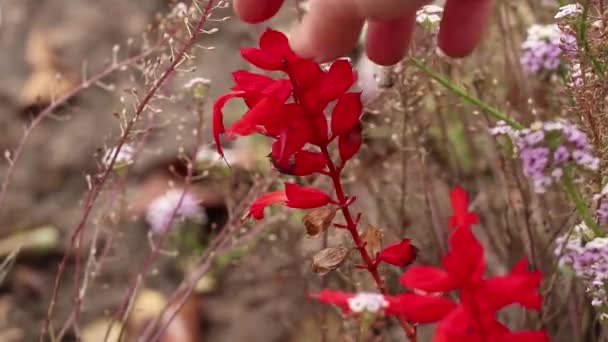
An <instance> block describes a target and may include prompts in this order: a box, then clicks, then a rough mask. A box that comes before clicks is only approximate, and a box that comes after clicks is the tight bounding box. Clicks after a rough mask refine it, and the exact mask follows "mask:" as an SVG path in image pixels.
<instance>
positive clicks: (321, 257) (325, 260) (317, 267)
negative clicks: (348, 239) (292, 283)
mask: <svg viewBox="0 0 608 342" xmlns="http://www.w3.org/2000/svg"><path fill="white" fill-rule="evenodd" d="M349 252H350V249H348V248H347V247H345V246H343V245H339V246H336V247H328V248H325V249H323V250H321V251H319V252H317V254H315V255H314V256H313V257H312V270H313V271H314V272H315V273H317V274H319V275H325V274H327V273H329V272H331V271H333V270H335V269H336V268H338V267H340V265H342V263H343V262H344V260H346V258H347V257H348V253H349Z"/></svg>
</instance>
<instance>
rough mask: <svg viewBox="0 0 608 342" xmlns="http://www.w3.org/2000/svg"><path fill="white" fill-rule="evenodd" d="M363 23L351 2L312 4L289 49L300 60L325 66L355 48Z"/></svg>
mask: <svg viewBox="0 0 608 342" xmlns="http://www.w3.org/2000/svg"><path fill="white" fill-rule="evenodd" d="M363 22H364V20H363V17H361V16H360V15H359V14H358V13H357V11H356V6H355V3H354V2H352V1H350V0H311V1H310V9H309V11H308V13H307V14H306V15H305V16H304V18H303V20H302V23H301V24H300V25H299V26H298V27H296V29H295V31H294V33H293V39H292V47H293V49H294V50H295V51H296V53H297V54H298V55H300V56H302V57H307V58H313V59H315V60H316V61H318V62H327V61H329V60H332V59H334V58H336V57H338V56H341V55H344V54H346V53H347V52H349V51H350V49H351V48H352V47H353V46H355V44H356V43H357V41H358V39H359V35H360V33H361V28H362V27H363Z"/></svg>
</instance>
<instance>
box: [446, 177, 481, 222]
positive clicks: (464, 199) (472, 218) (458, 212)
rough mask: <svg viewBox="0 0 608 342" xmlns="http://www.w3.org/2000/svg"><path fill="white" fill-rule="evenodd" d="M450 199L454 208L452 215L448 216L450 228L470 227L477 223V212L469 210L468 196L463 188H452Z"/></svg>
mask: <svg viewBox="0 0 608 342" xmlns="http://www.w3.org/2000/svg"><path fill="white" fill-rule="evenodd" d="M450 201H451V202H452V210H454V215H452V216H450V227H451V228H454V229H456V228H458V227H470V226H472V225H474V224H477V223H479V218H478V217H477V214H476V213H474V212H469V198H468V195H467V193H466V191H464V189H462V188H460V187H456V188H454V189H453V190H452V191H451V192H450Z"/></svg>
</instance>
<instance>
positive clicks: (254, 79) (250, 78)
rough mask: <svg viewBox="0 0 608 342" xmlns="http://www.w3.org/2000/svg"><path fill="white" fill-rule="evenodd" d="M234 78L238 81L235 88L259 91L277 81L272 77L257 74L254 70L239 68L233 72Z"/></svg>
mask: <svg viewBox="0 0 608 342" xmlns="http://www.w3.org/2000/svg"><path fill="white" fill-rule="evenodd" d="M232 78H233V79H234V82H235V83H236V86H235V87H234V88H233V89H234V90H244V91H246V92H259V91H261V90H263V89H264V88H266V87H268V86H269V85H270V84H272V83H273V82H275V81H274V80H273V79H272V78H270V77H268V76H265V75H260V74H256V73H253V72H249V71H245V70H239V71H235V72H233V73H232Z"/></svg>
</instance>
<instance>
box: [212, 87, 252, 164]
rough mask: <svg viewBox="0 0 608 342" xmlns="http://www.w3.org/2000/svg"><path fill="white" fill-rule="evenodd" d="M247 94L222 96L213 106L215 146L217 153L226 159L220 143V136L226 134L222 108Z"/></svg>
mask: <svg viewBox="0 0 608 342" xmlns="http://www.w3.org/2000/svg"><path fill="white" fill-rule="evenodd" d="M244 95H245V92H242V91H236V92H230V93H228V94H226V95H223V96H220V97H219V98H218V99H217V100H216V101H215V103H214V104H213V140H214V141H215V145H216V148H217V153H219V154H220V155H221V156H222V157H224V150H223V149H222V144H221V142H220V134H223V133H225V132H226V129H225V128H224V115H223V113H222V108H224V105H225V104H226V102H228V100H230V99H232V98H235V97H243V96H244Z"/></svg>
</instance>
